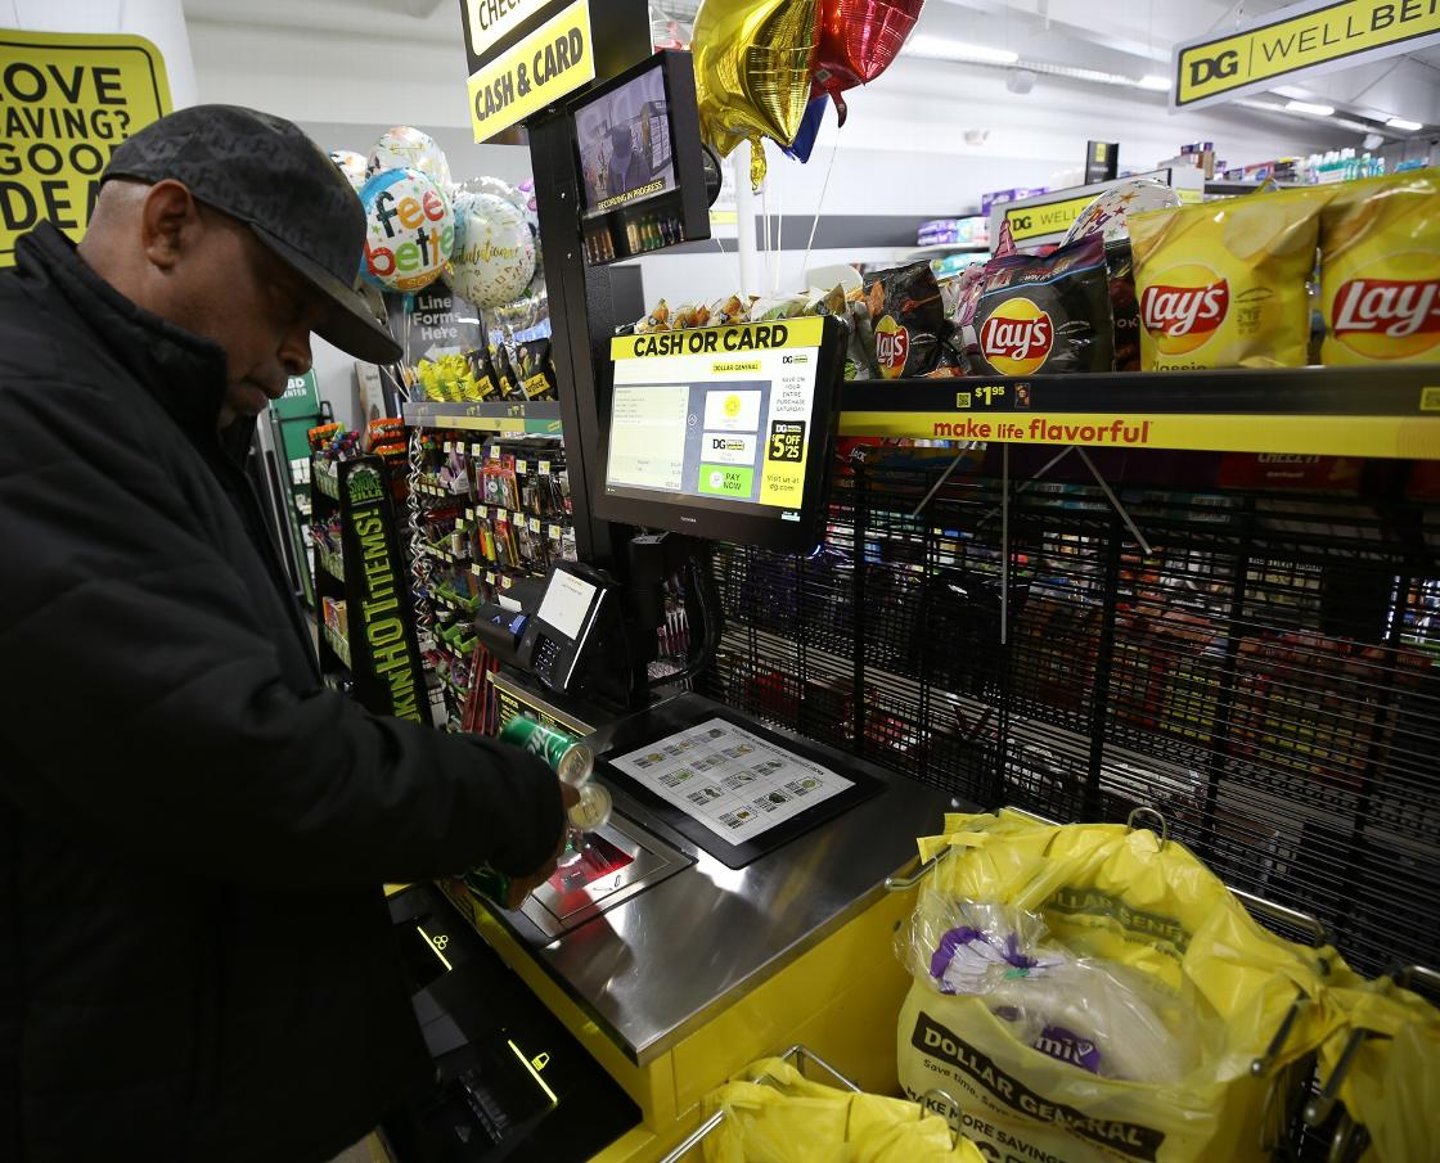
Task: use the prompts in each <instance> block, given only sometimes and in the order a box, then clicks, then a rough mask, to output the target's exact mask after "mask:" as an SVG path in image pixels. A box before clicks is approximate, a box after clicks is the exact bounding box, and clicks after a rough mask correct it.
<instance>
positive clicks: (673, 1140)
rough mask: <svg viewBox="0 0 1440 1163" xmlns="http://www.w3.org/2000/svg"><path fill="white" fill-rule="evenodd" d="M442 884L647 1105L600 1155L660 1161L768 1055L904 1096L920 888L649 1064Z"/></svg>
mask: <svg viewBox="0 0 1440 1163" xmlns="http://www.w3.org/2000/svg"><path fill="white" fill-rule="evenodd" d="M440 887H441V888H442V889H443V890H444V892H445V895H446V896H447V897H448V898H449V900H450V901H451V903H452V904H454V905H455V907H456V908H457V909H459V911H460V912H461V914H462V915H463V916H464V917H465V918H466V920H467V921H469V923H470V924H471V925H472V926H473V927H474V929H475V930H476V932H478V933H479V934H480V936H481V937H482V938H484V940H485V941H486V943H487V944H489V945H490V946H491V948H493V949H494V950H495V951H496V952H497V953H498V954H499V956H500V957H501V958H502V959H503V960H504V961H505V962H506V964H508V965H509V966H510V968H511V969H513V970H514V971H515V972H516V973H517V974H519V975H520V977H521V978H522V979H523V980H524V981H525V983H526V984H527V985H528V986H529V987H530V989H531V990H533V991H534V993H535V995H536V996H537V997H538V998H539V999H540V1000H541V1001H542V1002H544V1004H545V1005H546V1007H547V1008H548V1009H549V1010H550V1011H551V1012H552V1013H553V1014H554V1015H555V1016H556V1017H557V1018H559V1019H560V1021H561V1022H563V1023H564V1025H565V1026H566V1027H567V1028H568V1029H569V1030H570V1032H571V1033H572V1034H574V1035H575V1037H576V1038H577V1039H579V1041H580V1042H581V1043H582V1044H583V1045H584V1046H585V1048H586V1049H587V1050H588V1051H589V1052H590V1053H591V1055H593V1056H594V1058H595V1060H596V1061H597V1062H599V1063H600V1065H601V1066H602V1067H604V1069H605V1070H606V1071H607V1072H608V1073H609V1074H610V1076H611V1077H612V1078H614V1079H615V1081H616V1082H617V1083H619V1085H620V1086H621V1087H622V1088H623V1089H624V1090H625V1091H626V1093H627V1094H629V1095H630V1097H631V1098H633V1099H634V1100H635V1102H636V1104H637V1105H638V1106H639V1107H640V1109H641V1112H642V1116H643V1117H642V1122H641V1124H640V1125H639V1126H637V1127H636V1128H635V1129H634V1130H632V1131H630V1132H629V1133H627V1134H625V1135H623V1136H621V1137H620V1138H619V1139H617V1140H616V1141H615V1142H613V1143H612V1144H611V1145H610V1146H609V1147H608V1148H606V1149H605V1150H604V1151H602V1152H600V1153H599V1154H598V1155H596V1156H594V1157H593V1158H594V1159H595V1160H597V1161H598V1163H649V1161H653V1160H657V1159H660V1158H663V1157H664V1156H665V1154H666V1153H667V1152H669V1151H671V1150H673V1149H674V1148H675V1147H676V1146H677V1145H678V1144H679V1143H680V1142H681V1141H682V1140H683V1139H684V1138H685V1137H686V1136H687V1135H688V1134H690V1132H692V1131H694V1130H695V1129H696V1128H697V1127H698V1125H699V1123H700V1105H699V1104H700V1100H701V1098H702V1097H703V1096H704V1095H705V1094H707V1093H708V1092H709V1091H711V1090H713V1089H714V1088H715V1087H717V1086H719V1085H720V1084H721V1083H722V1082H724V1081H726V1080H727V1079H728V1078H729V1077H730V1076H731V1075H733V1074H736V1073H738V1072H739V1071H741V1070H742V1069H743V1068H744V1067H745V1066H747V1065H749V1064H750V1063H751V1062H754V1061H755V1060H757V1059H759V1058H764V1057H766V1056H768V1055H773V1054H778V1053H780V1052H782V1051H784V1050H785V1049H787V1048H788V1047H790V1046H792V1045H794V1044H795V1043H797V1042H799V1043H803V1044H804V1045H805V1046H806V1047H808V1048H809V1049H811V1050H813V1051H814V1052H815V1053H816V1054H818V1055H820V1056H821V1057H822V1058H825V1059H826V1060H827V1061H829V1062H831V1063H833V1064H834V1065H835V1066H836V1067H837V1068H839V1069H840V1070H843V1071H844V1072H845V1073H846V1074H847V1075H848V1076H849V1077H850V1078H852V1079H854V1080H855V1082H856V1083H857V1084H858V1085H859V1086H860V1087H861V1089H863V1090H866V1091H869V1092H871V1093H876V1094H896V1093H898V1092H899V1084H898V1081H897V1078H896V1071H895V1023H896V1020H897V1017H898V1015H899V1012H900V1005H901V1002H902V1001H903V1000H904V996H905V991H906V989H907V988H908V987H909V977H908V975H907V974H906V972H905V969H904V967H903V966H902V965H901V964H900V962H899V961H898V960H897V959H896V957H895V954H894V952H893V944H894V939H895V932H896V930H897V929H898V928H899V927H900V926H901V925H902V924H903V923H904V922H905V921H906V919H907V918H908V917H909V915H910V912H911V910H912V909H913V907H914V904H915V894H914V890H913V889H912V890H910V891H908V892H901V893H887V892H884V891H883V890H877V892H876V893H875V894H874V899H872V900H868V901H867V902H866V903H865V904H864V905H863V907H862V908H861V911H860V912H859V913H858V914H857V915H854V916H852V917H851V918H850V919H849V920H848V921H845V922H843V923H842V924H841V925H840V926H839V927H838V928H836V929H835V930H834V931H833V932H830V933H829V934H826V935H824V936H822V937H821V939H820V940H819V941H818V942H817V943H816V944H814V945H812V946H811V947H810V948H809V949H808V950H806V951H805V952H804V953H802V954H801V955H800V956H799V957H797V958H795V959H794V960H792V961H790V962H789V963H788V964H787V965H785V966H784V967H783V968H781V969H779V970H778V971H776V972H775V973H774V974H772V975H770V976H769V977H767V978H766V979H765V980H764V981H763V982H760V983H758V984H757V983H742V985H741V986H739V987H737V989H736V990H735V991H733V992H734V994H735V995H736V996H735V998H734V1000H733V1001H731V1000H729V999H728V998H718V999H717V1000H716V1003H715V1008H714V1014H713V1016H712V1017H711V1018H710V1019H709V1020H708V1021H707V1022H706V1023H705V1024H704V1025H703V1026H702V1027H701V1028H699V1029H697V1030H696V1031H695V1032H693V1033H691V1034H690V1035H688V1036H687V1037H685V1038H684V1039H683V1040H682V1041H680V1042H679V1043H677V1044H676V1045H674V1046H673V1047H671V1048H670V1049H669V1050H667V1051H665V1052H664V1053H663V1054H661V1055H660V1056H659V1057H657V1058H655V1059H654V1060H653V1061H650V1062H647V1063H646V1064H645V1065H644V1066H640V1065H637V1064H636V1063H635V1062H634V1061H632V1060H631V1058H630V1057H629V1056H628V1055H627V1054H625V1053H624V1052H623V1051H622V1050H621V1049H620V1048H619V1047H618V1046H617V1045H616V1044H615V1042H614V1041H613V1040H612V1039H611V1038H610V1036H609V1035H608V1034H606V1033H605V1032H604V1031H603V1030H601V1029H600V1027H599V1026H598V1025H597V1024H596V1023H595V1021H594V1020H593V1019H592V1018H591V1017H589V1016H588V1015H587V1014H586V1013H585V1012H584V1011H583V1010H582V1009H581V1008H580V1007H579V1006H578V1005H576V1003H575V1002H574V1001H572V1000H571V999H570V997H569V996H568V995H567V994H566V993H565V992H564V991H563V990H562V988H561V987H560V986H559V985H558V984H557V983H556V982H555V981H554V980H553V979H552V978H551V977H550V976H549V975H548V974H547V973H546V972H545V970H544V969H543V968H542V967H541V966H540V965H539V964H538V963H537V962H536V961H535V960H534V958H533V957H532V956H531V955H530V954H529V952H528V951H527V950H526V949H525V947H524V946H523V945H522V944H521V943H520V942H519V941H517V940H516V938H515V937H514V936H513V934H512V933H511V932H510V930H509V929H507V928H506V927H505V926H504V925H503V924H502V923H501V922H500V921H499V920H497V919H496V918H495V917H494V916H493V915H492V914H491V912H490V911H489V909H488V908H487V907H486V906H485V905H484V904H483V903H482V902H480V901H479V900H477V899H476V898H475V897H473V896H472V895H471V894H470V893H468V892H467V891H466V890H465V888H464V886H463V885H461V884H460V883H459V882H442V883H441V885H440Z"/></svg>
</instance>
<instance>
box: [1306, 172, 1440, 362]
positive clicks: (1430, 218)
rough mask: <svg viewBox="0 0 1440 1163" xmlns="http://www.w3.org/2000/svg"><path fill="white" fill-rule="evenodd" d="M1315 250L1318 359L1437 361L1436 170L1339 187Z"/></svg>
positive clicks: (1439, 206) (1439, 208)
mask: <svg viewBox="0 0 1440 1163" xmlns="http://www.w3.org/2000/svg"><path fill="white" fill-rule="evenodd" d="M1320 256H1321V257H1320V292H1321V301H1322V309H1323V311H1324V313H1325V342H1324V344H1323V345H1322V346H1321V349H1320V361H1321V362H1322V363H1326V364H1357V363H1435V362H1440V170H1416V171H1414V172H1413V173H1407V174H1395V175H1393V176H1391V177H1386V178H1371V179H1369V180H1367V181H1363V182H1350V183H1347V184H1346V185H1344V186H1341V187H1339V188H1338V189H1337V190H1336V193H1335V196H1334V198H1332V199H1331V201H1330V203H1329V204H1328V205H1327V206H1326V207H1325V209H1324V211H1323V212H1322V214H1321V216H1320Z"/></svg>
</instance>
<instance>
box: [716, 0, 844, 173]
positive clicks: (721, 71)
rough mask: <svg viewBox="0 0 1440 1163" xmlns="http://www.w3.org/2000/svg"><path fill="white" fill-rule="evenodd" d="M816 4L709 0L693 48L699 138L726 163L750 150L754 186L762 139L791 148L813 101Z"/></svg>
mask: <svg viewBox="0 0 1440 1163" xmlns="http://www.w3.org/2000/svg"><path fill="white" fill-rule="evenodd" d="M818 8H819V0H704V3H702V4H701V6H700V11H699V12H698V13H697V14H696V16H695V32H694V36H693V38H692V41H691V50H692V52H693V53H694V56H695V90H696V95H697V97H698V98H699V102H700V135H701V136H702V137H703V138H704V139H705V140H706V141H707V142H709V143H710V144H711V145H712V146H714V147H715V149H716V151H717V152H718V153H719V154H720V156H721V157H724V156H726V155H728V154H729V153H730V152H731V151H732V150H734V148H735V147H736V146H737V145H739V144H740V142H742V141H747V140H748V141H749V142H750V144H751V146H752V151H751V155H750V181H751V183H752V184H753V185H754V186H755V187H757V188H758V187H759V186H760V184H761V182H763V181H764V180H765V149H764V146H763V145H762V144H761V139H762V138H766V137H770V138H774V139H775V140H776V141H777V142H779V143H780V144H781V145H789V144H790V143H791V142H793V141H794V140H795V135H796V134H797V133H798V132H799V131H800V122H801V120H802V119H803V118H804V116H805V105H806V102H807V101H808V100H809V98H810V83H811V74H812V71H813V67H814V57H815V47H816V33H817V21H816V12H817V10H818Z"/></svg>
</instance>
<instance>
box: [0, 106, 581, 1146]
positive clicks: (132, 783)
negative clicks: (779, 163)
mask: <svg viewBox="0 0 1440 1163" xmlns="http://www.w3.org/2000/svg"><path fill="white" fill-rule="evenodd" d="M364 236H365V216H364V213H363V211H362V209H361V207H360V204H359V202H358V200H357V199H356V197H355V195H354V193H353V192H352V190H351V188H350V186H349V184H348V183H347V182H346V180H345V179H344V177H343V176H342V175H341V174H340V172H339V171H338V170H337V169H336V168H335V167H334V165H333V164H332V163H331V162H330V160H329V159H328V158H327V157H326V155H325V154H324V153H322V152H321V151H320V150H319V149H318V148H317V147H316V146H315V145H314V144H313V143H312V142H310V141H309V139H308V138H306V137H305V136H304V134H303V133H301V132H300V130H299V129H297V128H296V127H295V126H294V125H292V124H290V123H289V122H287V121H283V120H281V119H279V118H273V117H268V116H265V115H263V114H257V113H254V112H251V111H249V110H242V109H235V108H228V107H220V106H208V107H197V108H192V109H188V110H184V111H182V112H179V113H176V114H174V115H172V116H170V117H168V118H164V119H162V120H161V121H159V122H157V123H155V124H154V125H152V126H150V127H149V128H147V129H145V130H143V131H141V132H140V133H139V134H138V135H136V136H135V137H133V138H131V139H130V140H129V141H128V142H126V143H125V144H123V145H122V146H121V147H120V148H119V149H118V150H117V151H116V152H115V155H114V158H113V160H112V162H111V164H110V166H109V168H108V169H107V170H106V174H105V180H104V184H103V185H102V187H101V191H100V196H99V199H98V202H97V205H96V207H95V211H94V214H93V216H92V219H91V223H90V227H89V232H88V234H87V235H86V237H85V239H84V241H83V242H82V243H81V245H80V247H79V249H78V251H77V249H76V247H75V246H74V245H73V244H72V243H71V242H69V241H68V240H67V239H66V238H64V237H63V236H62V235H61V234H60V233H59V232H58V231H57V230H55V229H54V228H53V227H51V226H49V225H44V226H41V227H40V228H39V229H37V230H36V231H34V232H33V233H32V234H30V235H28V236H27V237H25V238H22V239H21V240H20V242H19V245H18V247H17V254H16V260H17V261H16V268H15V270H14V271H13V272H9V273H6V274H4V275H3V276H0V547H3V551H0V595H3V599H0V659H3V660H4V668H5V673H6V675H7V678H6V680H5V683H4V702H3V707H0V1159H4V1160H7V1161H11V1160H14V1161H23V1163H88V1161H90V1160H101V1159H104V1160H116V1161H122V1160H123V1161H129V1160H144V1161H145V1163H160V1161H170V1160H176V1161H178V1160H182V1159H183V1160H193V1161H197V1163H225V1161H228V1160H237V1161H238V1160H246V1161H247V1163H254V1161H258V1160H264V1161H265V1163H284V1161H287V1160H294V1161H296V1163H303V1161H307V1160H324V1159H327V1158H329V1157H330V1156H332V1155H334V1154H335V1153H337V1152H338V1151H340V1150H342V1149H343V1148H344V1147H345V1146H347V1145H348V1144H350V1143H352V1142H354V1141H356V1140H357V1139H359V1138H360V1137H361V1136H362V1135H363V1134H364V1133H365V1132H366V1131H367V1130H368V1129H369V1128H370V1127H372V1126H373V1125H374V1124H375V1123H376V1121H377V1120H378V1119H379V1118H380V1116H381V1115H382V1113H383V1112H384V1111H385V1110H386V1109H387V1107H388V1106H389V1105H390V1104H392V1103H393V1102H395V1100H396V1099H397V1097H398V1096H399V1095H400V1094H401V1093H402V1092H403V1091H404V1090H405V1089H406V1088H407V1087H409V1086H410V1085H411V1084H412V1083H414V1082H415V1081H416V1080H417V1079H419V1078H422V1077H423V1076H424V1073H425V1069H426V1065H427V1060H426V1057H425V1054H424V1049H423V1046H422V1043H421V1040H420V1037H419V1034H418V1031H417V1028H416V1024H415V1020H414V1017H413V1015H412V1013H411V1011H410V1007H409V1002H408V998H407V995H406V992H405V989H404V986H403V984H402V981H401V978H400V975H399V970H398V961H397V957H396V953H395V949H394V941H393V937H392V933H391V928H390V925H389V921H388V916H387V913H386V909H385V905H384V901H383V899H382V895H381V890H380V885H381V884H382V883H383V882H385V881H406V880H416V879H422V878H429V877H434V876H437V875H442V874H446V873H453V872H456V871H458V870H461V869H464V868H467V867H469V866H472V865H475V864H478V863H480V862H482V861H489V862H490V863H492V864H493V865H495V866H496V867H498V868H500V869H502V870H503V871H506V872H508V873H510V874H512V875H513V876H514V877H515V878H516V891H515V893H514V895H513V897H512V902H511V903H517V902H518V897H519V896H520V895H523V891H524V890H526V889H528V888H530V887H533V886H534V885H535V884H537V883H539V882H540V880H541V879H543V878H544V876H546V875H547V874H548V873H549V872H550V871H551V870H552V869H553V867H554V858H555V855H556V853H557V850H558V848H559V845H560V843H561V840H562V837H563V833H564V803H565V802H567V801H565V800H562V789H561V786H560V785H559V784H558V782H557V781H556V779H555V778H554V777H553V776H552V775H551V774H550V772H549V771H548V769H547V768H545V767H544V766H543V765H542V764H541V763H539V762H538V761H537V760H534V759H532V758H531V757H530V756H528V755H525V754H523V753H522V752H520V751H518V750H516V749H512V748H507V747H504V746H502V745H499V744H496V743H492V742H490V741H487V740H483V739H478V738H471V737H460V736H451V735H446V734H444V733H441V732H438V731H432V730H428V729H425V728H421V727H417V726H414V725H412V724H408V723H403V722H400V721H398V720H393V719H386V718H381V717H377V716H374V715H371V714H368V713H367V712H366V711H364V710H362V709H361V708H360V707H359V706H358V705H356V704H355V703H353V702H351V701H349V700H347V699H346V698H344V697H343V696H341V695H340V694H338V693H336V692H333V691H330V690H327V689H326V688H325V687H324V686H323V685H322V684H321V682H320V677H319V673H318V669H317V665H316V660H315V657H314V652H313V649H312V646H311V639H310V636H309V632H308V629H307V627H306V626H305V624H304V622H303V620H302V618H301V616H300V614H299V612H298V610H297V609H296V607H295V603H294V601H293V600H292V598H291V595H290V594H289V592H288V590H287V586H286V583H285V580H284V577H283V574H282V572H281V569H280V565H279V561H278V559H277V557H276V554H275V550H274V547H273V545H272V544H271V542H270V539H269V536H268V534H267V532H266V527H265V525H264V524H263V522H262V518H261V514H260V510H259V507H258V504H257V502H256V499H255V497H254V495H253V493H252V492H251V490H250V489H249V486H248V483H247V481H246V479H245V477H244V475H243V474H242V473H241V471H240V469H239V468H238V467H237V465H236V464H235V463H234V462H233V461H232V460H231V459H229V457H228V456H227V455H226V454H225V452H224V451H223V449H222V433H232V434H233V432H234V431H235V428H234V426H235V425H246V424H249V425H253V423H254V417H255V416H256V415H257V414H258V413H260V412H261V411H263V410H264V409H265V408H266V407H267V406H268V404H269V401H270V400H274V399H277V398H278V397H279V396H280V395H281V393H282V392H283V390H284V388H285V385H286V382H287V378H288V377H289V376H291V375H296V374H299V373H302V372H303V371H305V370H306V368H308V367H309V364H310V339H309V336H310V332H311V331H315V332H317V333H318V334H320V335H322V336H324V337H325V338H327V339H329V340H330V341H332V342H334V343H336V344H338V345H339V346H341V347H343V348H345V349H346V350H347V351H349V352H351V353H352V354H354V355H356V356H357V357H359V358H362V359H368V360H372V361H375V362H386V361H390V360H393V359H394V358H396V357H397V356H398V349H397V348H396V346H395V344H394V343H393V341H391V339H390V337H389V336H388V334H387V333H385V332H384V331H383V329H382V328H380V326H379V325H378V324H377V323H376V322H375V321H374V320H373V318H372V317H371V316H370V314H369V312H368V311H367V310H366V309H365V306H364V303H363V300H362V299H361V297H360V296H359V295H358V294H357V293H356V291H355V290H354V276H355V272H356V270H357V267H358V263H359V260H360V256H361V253H362V246H363V241H364ZM227 443H228V442H227ZM564 790H565V791H566V792H568V791H569V789H564ZM571 794H572V795H573V793H571Z"/></svg>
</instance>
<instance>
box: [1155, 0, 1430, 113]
mask: <svg viewBox="0 0 1440 1163" xmlns="http://www.w3.org/2000/svg"><path fill="white" fill-rule="evenodd" d="M1303 7H1304V8H1305V9H1306V10H1305V11H1302V12H1297V11H1296V6H1295V5H1291V6H1290V7H1287V8H1285V9H1282V10H1281V12H1280V13H1279V17H1280V18H1279V19H1265V18H1262V19H1260V20H1257V21H1254V22H1252V23H1251V24H1250V25H1249V26H1247V27H1243V28H1240V29H1236V30H1232V31H1231V32H1228V33H1226V34H1224V35H1220V36H1208V37H1204V38H1202V39H1200V40H1193V41H1190V42H1188V43H1186V44H1182V45H1180V46H1179V47H1178V48H1177V49H1176V52H1175V73H1174V85H1173V87H1172V89H1171V102H1172V104H1173V106H1174V107H1176V108H1190V109H1193V108H1198V107H1200V106H1202V105H1210V104H1213V103H1215V102H1218V101H1224V100H1229V99H1231V98H1234V97H1238V96H1240V95H1242V94H1244V93H1248V92H1252V91H1254V90H1259V89H1273V88H1274V87H1275V83H1276V81H1277V80H1279V79H1280V78H1282V77H1283V78H1286V79H1287V80H1290V81H1293V80H1294V79H1295V78H1296V77H1297V76H1298V75H1301V74H1316V73H1326V72H1330V71H1332V70H1334V69H1340V68H1349V67H1350V66H1351V65H1357V64H1361V63H1363V62H1365V61H1370V60H1378V59H1380V58H1382V57H1389V56H1397V55H1399V54H1400V53H1408V52H1415V51H1417V50H1419V49H1422V48H1424V47H1426V46H1427V45H1430V44H1434V43H1440V0H1341V2H1340V3H1335V0H1312V2H1311V3H1310V4H1307V5H1304V6H1303Z"/></svg>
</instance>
